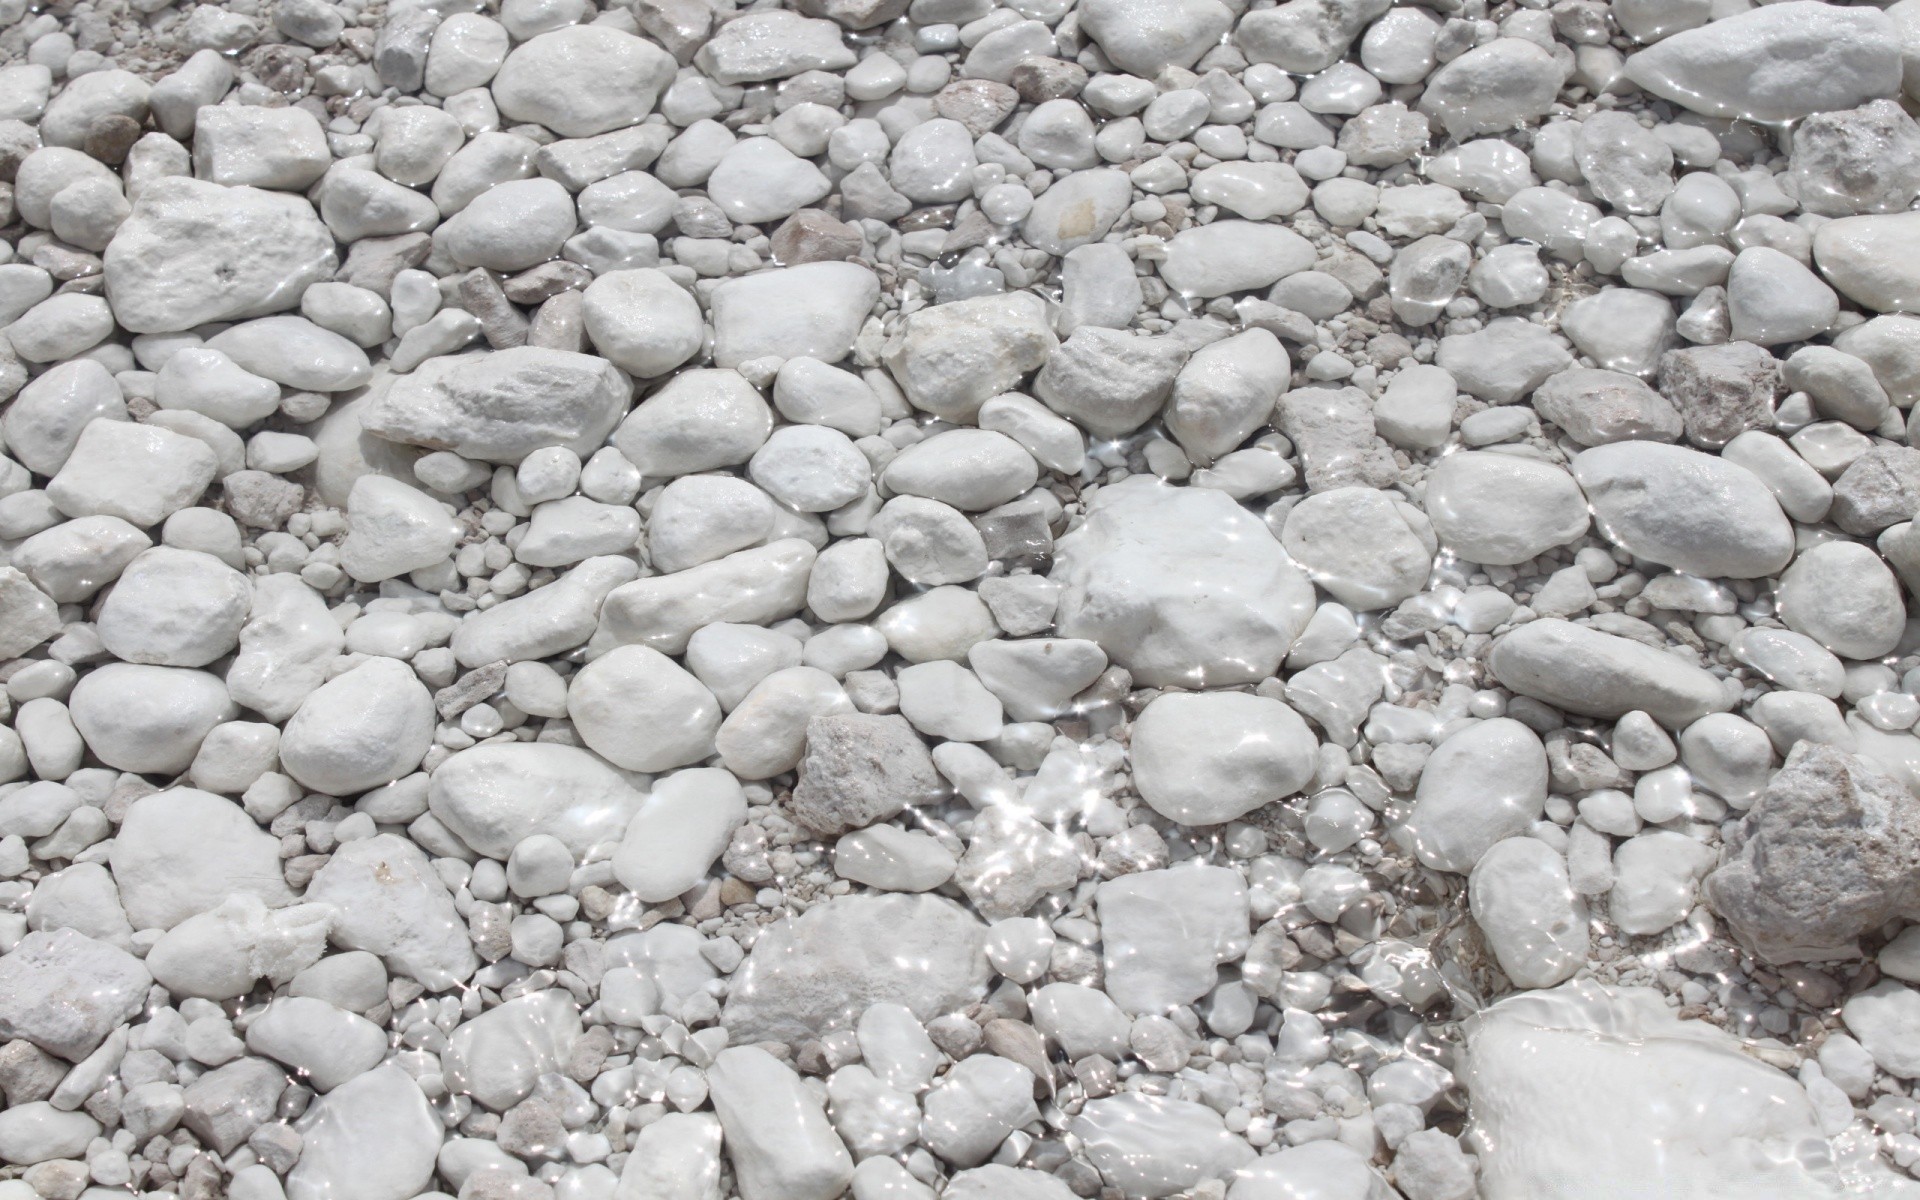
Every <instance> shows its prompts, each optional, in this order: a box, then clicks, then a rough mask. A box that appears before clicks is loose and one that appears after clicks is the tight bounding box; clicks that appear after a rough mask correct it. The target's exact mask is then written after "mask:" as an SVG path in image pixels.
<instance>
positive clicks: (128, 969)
mask: <svg viewBox="0 0 1920 1200" xmlns="http://www.w3.org/2000/svg"><path fill="white" fill-rule="evenodd" d="M152 982H153V977H152V976H151V975H149V974H148V973H147V968H146V967H145V965H144V964H142V963H141V962H140V960H139V959H137V958H135V957H133V955H131V954H128V953H127V952H126V951H124V950H120V949H117V948H115V947H113V946H109V945H107V944H106V943H105V942H97V941H95V940H93V939H92V938H90V937H88V936H86V935H85V934H83V933H79V932H76V931H75V930H72V929H57V930H52V931H39V932H35V933H29V934H28V935H27V936H26V937H24V938H21V939H20V941H19V942H18V943H17V944H16V945H15V946H14V948H13V950H12V951H11V952H10V953H8V954H7V955H5V956H4V957H0V1038H25V1039H26V1040H27V1041H30V1042H32V1043H33V1044H34V1045H36V1046H38V1047H40V1048H41V1049H42V1050H45V1051H47V1052H48V1053H51V1054H57V1055H59V1056H60V1057H61V1058H65V1059H68V1060H71V1061H73V1062H79V1061H80V1060H81V1059H83V1058H85V1057H86V1056H87V1055H89V1054H91V1053H93V1050H94V1048H95V1047H96V1046H98V1045H99V1044H100V1043H101V1041H102V1040H104V1039H105V1038H106V1036H107V1035H108V1034H109V1033H112V1032H113V1030H114V1029H115V1028H116V1027H117V1026H120V1025H123V1024H125V1023H126V1022H128V1021H130V1020H132V1019H133V1018H134V1016H135V1015H137V1014H138V1013H139V1012H140V1009H141V1008H142V1006H144V1005H145V1003H146V999H147V986H148V985H149V984H151V983H152Z"/></svg>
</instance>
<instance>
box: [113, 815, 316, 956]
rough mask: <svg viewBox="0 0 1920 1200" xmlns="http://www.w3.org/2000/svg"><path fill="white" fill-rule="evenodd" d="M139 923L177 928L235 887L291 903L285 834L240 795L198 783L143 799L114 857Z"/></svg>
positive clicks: (116, 876)
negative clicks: (259, 820)
mask: <svg viewBox="0 0 1920 1200" xmlns="http://www.w3.org/2000/svg"><path fill="white" fill-rule="evenodd" d="M107 861H108V862H109V863H110V864H112V867H113V880H114V883H115V884H116V885H117V886H118V887H119V889H120V902H121V903H122V904H124V905H125V906H126V909H127V917H128V919H130V920H131V921H132V922H133V924H134V927H135V928H136V929H171V928H173V927H174V926H175V925H178V924H179V923H180V922H182V921H184V920H186V919H187V918H188V917H191V916H193V915H195V914H196V913H202V912H206V911H207V910H209V909H211V908H213V907H215V906H216V905H218V904H219V903H220V902H221V901H223V900H225V899H226V898H227V897H228V896H230V895H232V894H233V893H235V892H245V893H250V894H252V895H254V896H258V897H259V898H260V899H261V900H262V901H263V902H265V903H266V904H268V905H271V906H276V907H277V906H279V905H283V904H288V903H291V902H292V900H293V893H292V891H291V890H289V889H288V887H287V881H286V879H285V878H284V877H283V876H282V875H281V872H280V842H279V839H277V838H275V837H273V836H272V835H271V834H269V833H268V832H267V831H266V830H264V829H262V828H260V827H259V826H258V825H256V824H254V822H253V818H252V817H249V816H248V815H247V814H246V812H245V810H243V809H242V808H241V807H240V806H239V805H238V804H235V803H234V802H233V801H231V800H228V799H225V798H224V797H221V796H216V795H213V794H212V793H211V792H202V791H197V790H195V789H193V788H173V789H171V790H169V791H164V792H155V793H154V794H152V795H150V796H146V797H143V798H141V799H139V800H136V801H135V802H134V803H133V804H132V805H131V806H130V807H129V808H128V809H127V815H126V819H125V820H124V821H123V822H122V823H121V826H120V833H119V836H117V837H115V838H114V839H113V848H112V850H111V852H110V854H109V856H108V860H107Z"/></svg>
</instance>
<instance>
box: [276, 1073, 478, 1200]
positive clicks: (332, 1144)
mask: <svg viewBox="0 0 1920 1200" xmlns="http://www.w3.org/2000/svg"><path fill="white" fill-rule="evenodd" d="M298 1129H299V1132H300V1136H301V1147H300V1161H299V1162H298V1163H296V1164H294V1168H293V1170H292V1171H291V1172H289V1173H288V1175H287V1188H286V1191H287V1200H340V1198H341V1197H343V1196H352V1197H354V1198H355V1200H408V1197H411V1196H416V1195H418V1194H420V1192H421V1191H422V1190H423V1189H425V1188H426V1187H427V1185H428V1184H429V1183H430V1182H431V1181H432V1179H433V1167H434V1161H435V1159H436V1157H437V1156H438V1155H439V1153H440V1142H441V1139H442V1138H444V1137H445V1136H446V1127H445V1126H444V1125H442V1124H441V1123H440V1118H439V1117H438V1116H436V1115H435V1114H434V1111H433V1108H432V1106H431V1105H429V1104H428V1103H427V1098H426V1096H425V1094H423V1093H422V1092H421V1091H420V1085H419V1084H417V1083H415V1082H414V1081H413V1076H411V1075H409V1074H407V1073H406V1071H405V1070H403V1069H402V1068H401V1067H400V1066H399V1065H398V1064H396V1063H389V1064H387V1065H386V1066H382V1067H379V1068H376V1069H375V1070H372V1071H368V1072H367V1073H366V1074H364V1075H361V1076H359V1077H358V1078H356V1079H354V1080H352V1081H351V1082H349V1083H347V1084H345V1085H343V1086H341V1087H338V1088H335V1089H334V1090H333V1091H332V1092H331V1093H329V1094H327V1095H326V1096H323V1097H321V1098H320V1099H319V1100H317V1101H315V1102H314V1104H313V1107H311V1108H309V1109H308V1110H307V1112H306V1114H305V1115H304V1116H303V1117H301V1119H300V1122H299V1125H298Z"/></svg>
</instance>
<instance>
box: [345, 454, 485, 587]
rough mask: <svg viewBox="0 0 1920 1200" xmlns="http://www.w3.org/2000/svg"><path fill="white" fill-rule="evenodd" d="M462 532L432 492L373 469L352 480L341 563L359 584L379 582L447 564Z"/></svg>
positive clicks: (348, 497)
mask: <svg viewBox="0 0 1920 1200" xmlns="http://www.w3.org/2000/svg"><path fill="white" fill-rule="evenodd" d="M460 532H461V531H460V525H459V523H458V522H456V521H455V520H454V519H453V518H452V517H451V516H449V515H448V514H447V510H446V509H444V508H442V507H440V502H439V501H438V500H435V499H434V498H433V497H432V496H429V495H427V494H426V493H425V492H423V491H421V490H420V489H418V488H414V487H408V486H407V485H406V484H404V483H402V482H400V481H399V480H398V479H392V478H389V477H387V476H385V475H379V474H373V473H369V474H366V475H362V476H361V477H360V478H358V479H356V480H354V481H353V491H352V492H350V493H349V494H348V496H347V537H346V540H345V541H343V542H341V543H340V566H341V567H342V568H343V569H344V570H345V571H346V572H347V574H349V575H351V576H353V577H354V578H355V579H357V580H359V581H360V582H361V583H379V582H380V581H381V580H383V579H392V578H393V577H395V576H396V575H405V574H406V573H407V572H409V571H418V570H420V569H421V568H423V567H431V566H433V565H435V564H436V563H441V562H445V561H446V559H447V557H448V556H449V555H451V554H452V553H453V548H454V547H455V546H457V545H459V544H460Z"/></svg>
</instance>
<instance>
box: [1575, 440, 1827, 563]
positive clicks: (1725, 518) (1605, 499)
mask: <svg viewBox="0 0 1920 1200" xmlns="http://www.w3.org/2000/svg"><path fill="white" fill-rule="evenodd" d="M1572 469H1573V477H1574V478H1575V479H1577V480H1579V482H1580V487H1581V489H1582V490H1583V491H1585V492H1586V494H1587V500H1588V502H1589V503H1591V504H1592V506H1593V515H1594V520H1595V521H1596V522H1597V523H1598V524H1599V526H1600V531H1601V533H1603V534H1604V535H1605V536H1606V537H1607V540H1609V541H1611V542H1613V543H1614V544H1615V545H1616V546H1619V547H1620V548H1621V549H1623V550H1626V551H1628V552H1629V553H1631V554H1633V555H1634V556H1635V557H1636V558H1645V559H1651V560H1652V561H1654V562H1657V563H1660V564H1662V565H1663V566H1668V567H1672V568H1673V569H1674V570H1676V571H1685V572H1686V573H1688V574H1689V575H1699V576H1702V577H1704V578H1708V579H1718V578H1730V579H1757V578H1759V577H1760V576H1763V575H1773V574H1776V573H1778V572H1779V571H1780V570H1781V569H1782V568H1783V567H1785V566H1786V565H1787V563H1788V562H1789V561H1791V560H1792V558H1793V524H1792V522H1790V521H1788V520H1787V515H1786V514H1785V513H1783V512H1781V511H1780V503H1779V501H1777V500H1775V499H1774V496H1773V492H1772V491H1771V490H1769V489H1768V487H1767V485H1766V484H1765V483H1763V482H1761V480H1760V477H1759V476H1757V475H1755V474H1754V473H1753V472H1752V471H1749V470H1747V469H1746V468H1745V467H1742V466H1740V465H1738V464H1737V463H1732V462H1729V461H1727V460H1726V459H1723V458H1717V457H1715V456H1714V455H1711V454H1702V453H1701V452H1700V451H1698V450H1689V449H1687V448H1686V447H1685V446H1670V445H1667V444H1666V443H1664V442H1612V443H1610V444H1608V445H1605V446H1595V447H1594V448H1593V449H1591V450H1584V451H1582V452H1581V453H1580V454H1579V455H1578V456H1576V457H1575V458H1574V460H1573V464H1572Z"/></svg>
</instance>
